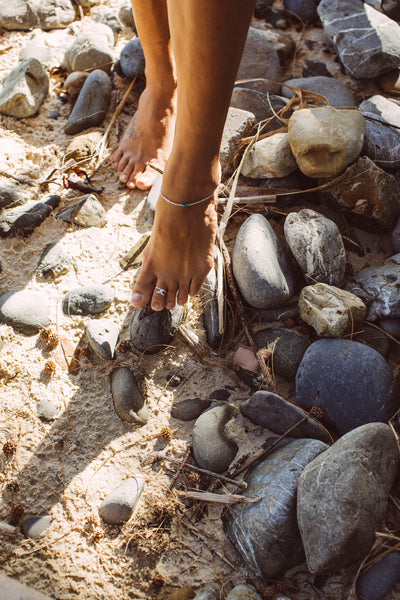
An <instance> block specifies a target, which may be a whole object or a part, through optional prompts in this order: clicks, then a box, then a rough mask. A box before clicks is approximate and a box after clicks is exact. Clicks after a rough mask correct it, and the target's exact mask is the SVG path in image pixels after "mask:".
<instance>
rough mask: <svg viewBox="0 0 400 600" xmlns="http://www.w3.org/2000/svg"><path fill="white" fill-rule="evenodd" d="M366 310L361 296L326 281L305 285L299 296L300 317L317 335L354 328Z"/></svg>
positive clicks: (341, 333)
mask: <svg viewBox="0 0 400 600" xmlns="http://www.w3.org/2000/svg"><path fill="white" fill-rule="evenodd" d="M366 311H367V307H366V306H365V304H364V302H362V300H360V298H358V297H357V296H355V295H354V294H351V293H350V292H347V291H346V290H341V289H340V288H338V287H335V286H333V285H327V284H326V283H316V284H315V285H309V286H307V287H304V288H303V289H302V290H301V293H300V297H299V313H300V317H301V318H302V319H303V321H304V322H305V323H307V325H311V327H313V328H314V329H315V331H316V332H317V334H318V335H319V336H320V337H343V336H345V335H346V334H348V333H351V332H352V331H357V329H358V328H359V327H360V326H361V323H362V322H363V321H364V318H365V313H366Z"/></svg>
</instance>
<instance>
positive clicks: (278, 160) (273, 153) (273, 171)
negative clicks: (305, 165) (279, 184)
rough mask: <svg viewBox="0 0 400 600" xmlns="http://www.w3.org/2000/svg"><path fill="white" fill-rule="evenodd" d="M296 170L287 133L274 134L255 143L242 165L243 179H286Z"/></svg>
mask: <svg viewBox="0 0 400 600" xmlns="http://www.w3.org/2000/svg"><path fill="white" fill-rule="evenodd" d="M296 169H297V163H296V160H295V158H294V156H293V154H292V150H291V148H290V144H289V138H288V134H287V133H275V134H274V135H271V136H270V137H266V138H264V139H263V140H259V141H258V142H256V143H255V144H254V145H253V147H252V148H251V149H250V151H249V152H248V153H247V155H246V157H245V159H244V161H243V163H242V175H244V176H245V177H252V178H259V177H268V178H274V177H286V175H289V174H290V173H293V171H295V170H296Z"/></svg>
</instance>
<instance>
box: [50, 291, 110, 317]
mask: <svg viewBox="0 0 400 600" xmlns="http://www.w3.org/2000/svg"><path fill="white" fill-rule="evenodd" d="M113 300H114V290H113V289H112V288H110V287H106V286H104V285H87V286H82V287H79V288H74V289H72V290H71V291H69V292H68V293H67V294H65V296H64V298H63V301H62V309H63V311H64V313H65V314H66V315H98V314H99V313H102V312H104V311H105V310H107V308H109V307H110V306H111V304H112V302H113Z"/></svg>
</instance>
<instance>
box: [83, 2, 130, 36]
mask: <svg viewBox="0 0 400 600" xmlns="http://www.w3.org/2000/svg"><path fill="white" fill-rule="evenodd" d="M91 16H92V19H93V21H95V22H96V23H103V24H104V25H107V27H109V28H110V29H112V31H113V33H114V34H115V36H117V35H119V34H120V33H121V32H122V29H123V27H122V23H121V22H120V20H119V19H118V17H117V15H115V14H114V13H113V12H112V11H111V12H110V9H109V8H106V7H99V10H97V11H96V12H95V13H92V15H91Z"/></svg>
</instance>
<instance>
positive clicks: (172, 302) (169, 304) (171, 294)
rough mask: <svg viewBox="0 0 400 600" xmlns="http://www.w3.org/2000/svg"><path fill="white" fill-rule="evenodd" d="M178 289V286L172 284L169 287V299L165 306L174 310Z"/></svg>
mask: <svg viewBox="0 0 400 600" xmlns="http://www.w3.org/2000/svg"><path fill="white" fill-rule="evenodd" d="M177 292H178V290H177V286H176V285H174V286H170V287H169V288H168V294H167V299H166V301H165V308H168V310H172V309H173V308H174V306H175V304H176V294H177Z"/></svg>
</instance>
